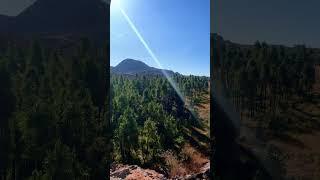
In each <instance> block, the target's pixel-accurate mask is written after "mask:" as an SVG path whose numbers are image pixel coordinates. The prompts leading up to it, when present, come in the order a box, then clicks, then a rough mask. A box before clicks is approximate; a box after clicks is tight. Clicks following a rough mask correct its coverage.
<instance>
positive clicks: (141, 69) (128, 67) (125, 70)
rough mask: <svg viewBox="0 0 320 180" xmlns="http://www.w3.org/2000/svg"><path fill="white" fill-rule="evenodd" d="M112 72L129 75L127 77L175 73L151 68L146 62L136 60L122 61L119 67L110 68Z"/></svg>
mask: <svg viewBox="0 0 320 180" xmlns="http://www.w3.org/2000/svg"><path fill="white" fill-rule="evenodd" d="M110 68H111V69H110V71H111V73H113V74H127V75H135V74H148V75H163V71H165V72H166V73H167V74H168V75H173V74H174V72H173V71H170V70H165V69H157V68H154V67H150V66H148V65H147V64H145V63H144V62H141V61H138V60H134V59H125V60H123V61H121V62H120V63H119V64H118V65H117V66H115V67H110Z"/></svg>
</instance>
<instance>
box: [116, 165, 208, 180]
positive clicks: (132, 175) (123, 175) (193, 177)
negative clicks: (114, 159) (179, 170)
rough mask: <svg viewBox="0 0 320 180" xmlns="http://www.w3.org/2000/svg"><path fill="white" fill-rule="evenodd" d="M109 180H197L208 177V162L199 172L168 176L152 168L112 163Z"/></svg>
mask: <svg viewBox="0 0 320 180" xmlns="http://www.w3.org/2000/svg"><path fill="white" fill-rule="evenodd" d="M110 179H111V180H121V179H126V180H137V179H139V180H165V179H171V180H185V179H186V180H197V179H210V163H209V162H208V163H206V164H205V165H204V166H203V167H202V168H201V170H200V172H199V173H196V174H189V175H186V176H184V177H174V178H168V177H165V175H163V174H161V173H158V172H156V171H154V170H150V169H143V168H141V167H139V166H137V165H122V164H117V165H112V167H111V169H110Z"/></svg>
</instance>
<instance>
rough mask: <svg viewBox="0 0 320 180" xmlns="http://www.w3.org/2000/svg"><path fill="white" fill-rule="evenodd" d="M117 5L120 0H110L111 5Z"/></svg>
mask: <svg viewBox="0 0 320 180" xmlns="http://www.w3.org/2000/svg"><path fill="white" fill-rule="evenodd" d="M112 5H113V6H119V5H120V0H111V6H112Z"/></svg>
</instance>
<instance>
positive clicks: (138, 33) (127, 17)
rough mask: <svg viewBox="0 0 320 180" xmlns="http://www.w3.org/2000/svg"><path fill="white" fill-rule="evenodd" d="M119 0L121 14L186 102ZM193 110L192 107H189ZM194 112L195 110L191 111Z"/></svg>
mask: <svg viewBox="0 0 320 180" xmlns="http://www.w3.org/2000/svg"><path fill="white" fill-rule="evenodd" d="M117 2H118V8H119V9H120V12H121V14H122V15H123V16H124V18H125V19H126V21H127V22H128V24H129V25H130V27H131V29H132V30H133V31H134V33H135V34H136V35H137V37H138V39H139V40H140V42H141V43H142V44H143V46H144V47H145V48H146V50H147V51H148V53H149V55H150V56H151V58H152V59H153V60H154V61H155V62H156V63H157V65H158V67H159V68H160V69H162V73H163V74H164V76H165V77H166V78H167V80H168V81H169V83H170V85H171V86H172V87H173V88H174V90H175V91H176V92H177V94H178V96H179V97H180V98H181V100H182V101H183V102H185V98H184V96H183V95H182V93H181V91H180V90H179V88H178V87H177V85H176V83H175V82H174V81H173V79H172V78H171V77H170V76H169V75H168V73H167V72H166V71H164V70H163V69H164V68H163V67H162V65H161V63H160V61H159V59H158V58H157V56H156V55H155V54H154V53H153V51H152V50H151V48H150V46H149V45H148V43H147V42H146V41H145V40H144V38H143V37H142V35H141V34H140V32H139V31H138V29H137V28H136V26H135V25H134V24H133V22H132V20H131V19H130V18H129V16H128V15H127V13H126V12H125V11H124V10H123V9H122V7H121V6H120V2H119V0H118V1H117ZM189 110H191V109H189ZM191 112H193V111H191Z"/></svg>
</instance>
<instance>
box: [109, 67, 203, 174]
mask: <svg viewBox="0 0 320 180" xmlns="http://www.w3.org/2000/svg"><path fill="white" fill-rule="evenodd" d="M171 78H172V80H173V82H175V83H176V86H177V88H176V89H179V90H180V91H181V92H179V93H181V94H183V98H181V97H180V96H179V93H178V92H177V91H176V90H175V89H174V88H173V86H172V85H171V84H170V83H169V81H168V79H167V78H166V77H165V76H163V75H138V74H137V75H119V74H112V78H111V99H112V122H111V123H112V125H113V128H114V136H113V137H114V138H113V147H114V149H113V154H112V157H113V158H114V159H113V160H114V162H115V163H125V164H138V165H141V166H142V167H148V168H153V169H156V170H157V171H160V170H161V169H162V170H163V171H166V170H165V169H167V171H170V169H171V170H172V168H177V167H170V166H172V164H170V163H169V164H168V161H166V157H167V158H168V155H169V154H170V155H171V156H170V158H172V160H173V159H175V158H177V159H181V155H182V152H181V149H183V147H184V145H185V144H186V143H187V142H188V140H187V139H186V138H185V131H184V129H185V128H191V127H209V124H204V122H203V121H201V120H200V118H199V116H198V114H197V111H196V110H195V109H194V107H195V106H196V105H197V104H199V103H201V101H202V100H201V97H202V95H203V94H208V93H209V78H208V77H200V76H184V75H180V74H178V73H176V74H174V75H172V76H171ZM207 115H208V114H207ZM208 116H209V115H208ZM208 118H209V117H208ZM179 155H180V156H179ZM167 160H168V159H167ZM170 160H171V159H170ZM160 172H161V171H160ZM168 174H169V175H170V172H168ZM171 175H172V174H171Z"/></svg>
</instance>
